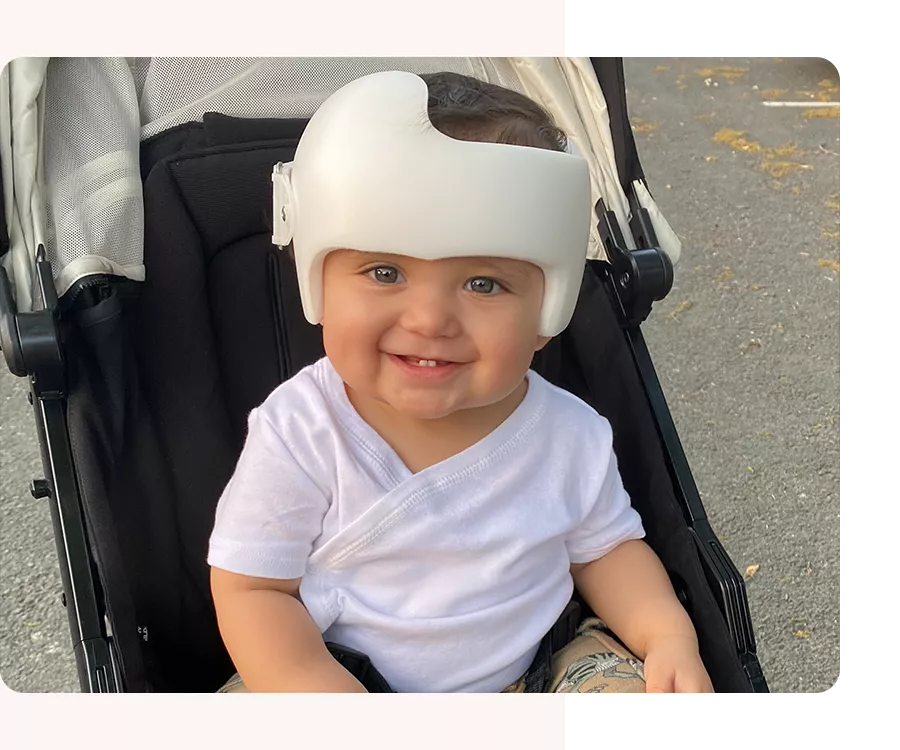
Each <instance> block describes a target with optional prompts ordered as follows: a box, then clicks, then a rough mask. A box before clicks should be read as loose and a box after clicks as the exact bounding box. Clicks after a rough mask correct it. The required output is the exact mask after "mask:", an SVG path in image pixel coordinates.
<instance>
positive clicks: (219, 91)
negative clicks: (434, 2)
mask: <svg viewBox="0 0 900 750" xmlns="http://www.w3.org/2000/svg"><path fill="white" fill-rule="evenodd" d="M131 65H132V69H133V70H134V80H135V83H136V85H137V86H138V89H137V90H138V95H139V101H140V113H141V126H142V127H141V138H142V139H143V138H148V137H150V136H152V135H156V134H157V133H160V132H162V131H163V130H167V129H168V128H171V127H173V126H175V125H181V124H182V123H185V122H190V121H192V120H199V119H200V118H201V117H202V116H203V114H204V113H205V112H221V113H222V114H226V115H235V116H241V117H309V116H310V115H312V113H313V112H315V110H316V109H317V108H318V106H319V105H320V104H321V103H322V102H323V101H324V100H325V99H326V98H327V97H328V96H329V95H330V94H331V93H333V92H334V91H337V89H339V88H340V87H341V86H343V85H344V84H347V83H349V82H350V81H352V80H354V79H356V78H359V77H361V76H364V75H368V74H369V73H377V72H379V71H383V70H405V71H409V72H412V73H437V72H439V71H444V70H449V71H453V72H456V73H465V74H466V75H472V76H476V77H478V78H482V79H484V80H488V81H491V82H492V83H499V84H501V85H504V86H508V87H510V88H515V89H517V90H519V91H521V90H522V87H521V84H520V83H519V78H518V76H517V75H516V74H515V72H514V71H513V70H512V66H511V65H510V63H509V62H507V61H505V60H500V59H492V60H485V59H483V58H482V59H478V58H465V57H457V58H446V57H444V58H441V57H382V58H365V57H359V58H319V57H316V58H303V57H298V58H222V57H219V58H215V57H180V58H171V57H156V58H152V59H148V58H135V59H133V60H132V61H131Z"/></svg>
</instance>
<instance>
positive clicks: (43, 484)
mask: <svg viewBox="0 0 900 750" xmlns="http://www.w3.org/2000/svg"><path fill="white" fill-rule="evenodd" d="M29 488H30V489H31V496H32V497H33V498H34V499H35V500H42V499H43V498H45V497H50V482H48V481H47V480H46V479H32V480H31V484H30V486H29Z"/></svg>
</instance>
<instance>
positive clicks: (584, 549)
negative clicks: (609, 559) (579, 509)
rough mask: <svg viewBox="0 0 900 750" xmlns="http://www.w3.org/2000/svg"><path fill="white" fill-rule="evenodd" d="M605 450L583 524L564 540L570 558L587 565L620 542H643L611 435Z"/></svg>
mask: <svg viewBox="0 0 900 750" xmlns="http://www.w3.org/2000/svg"><path fill="white" fill-rule="evenodd" d="M605 447H606V461H605V462H604V463H605V466H603V467H601V470H602V471H603V472H604V473H603V474H602V475H601V476H602V479H601V480H600V483H599V488H597V487H596V484H595V485H594V490H593V494H594V497H593V503H592V505H591V507H590V509H589V510H588V512H587V515H586V516H585V518H584V519H583V520H582V522H581V523H580V524H579V525H578V526H577V527H576V528H575V529H573V531H572V532H571V533H570V534H569V535H568V537H567V538H566V548H567V549H568V551H569V559H570V561H571V562H573V563H587V562H591V561H592V560H596V559H598V558H600V557H603V556H604V555H605V554H607V553H608V552H612V551H613V550H614V549H615V548H616V547H618V546H619V545H620V544H621V543H622V542H627V541H628V540H630V539H642V538H643V537H644V526H643V524H642V523H641V517H640V515H638V512H637V511H636V510H635V509H634V508H632V507H631V498H630V497H629V496H628V492H627V491H626V490H625V487H624V485H623V484H622V477H621V476H620V475H619V465H618V461H617V460H616V454H615V452H614V451H613V450H612V434H611V432H610V435H609V444H608V446H605Z"/></svg>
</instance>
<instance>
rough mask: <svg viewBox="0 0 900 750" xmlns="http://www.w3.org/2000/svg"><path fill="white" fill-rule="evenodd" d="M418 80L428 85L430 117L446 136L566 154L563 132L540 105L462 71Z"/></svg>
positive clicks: (430, 74) (432, 122)
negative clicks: (530, 147) (463, 73)
mask: <svg viewBox="0 0 900 750" xmlns="http://www.w3.org/2000/svg"><path fill="white" fill-rule="evenodd" d="M420 77H421V78H422V80H424V81H425V83H426V84H427V85H428V117H429V119H430V120H431V124H432V125H433V126H434V127H435V128H436V129H437V130H439V131H440V132H442V133H443V134H444V135H447V136H450V137H451V138H457V139H459V140H464V141H485V142H491V143H510V144H514V145H517V146H532V147H534V148H544V149H548V150H550V151H565V150H566V143H567V141H566V134H565V133H564V132H563V131H562V130H560V129H559V128H558V127H557V126H556V124H555V123H554V122H553V119H552V118H551V117H550V115H549V114H548V113H547V112H546V111H545V110H544V109H543V107H541V106H540V105H539V104H537V103H536V102H534V101H533V100H531V99H529V98H528V97H527V96H525V95H524V94H520V93H518V92H517V91H513V90H512V89H507V88H504V87H503V86H498V85H496V84H493V83H486V82H485V81H480V80H479V79H477V78H473V77H471V76H466V75H462V74H460V73H447V72H445V73H426V74H424V75H422V76H420Z"/></svg>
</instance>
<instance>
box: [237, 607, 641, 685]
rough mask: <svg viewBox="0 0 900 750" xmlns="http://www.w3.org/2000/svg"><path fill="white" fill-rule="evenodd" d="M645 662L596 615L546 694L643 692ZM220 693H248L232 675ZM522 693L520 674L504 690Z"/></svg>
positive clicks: (563, 654) (558, 663) (563, 655)
mask: <svg viewBox="0 0 900 750" xmlns="http://www.w3.org/2000/svg"><path fill="white" fill-rule="evenodd" d="M644 687H645V686H644V665H643V664H642V663H641V662H640V661H639V660H638V659H637V658H636V657H635V656H634V654H632V653H631V652H629V651H628V650H627V649H625V648H624V647H623V646H622V645H621V644H619V642H618V641H616V640H615V639H614V638H613V637H612V636H611V635H610V633H609V631H608V630H606V629H605V628H604V627H603V623H602V622H600V620H598V619H597V618H596V617H591V618H589V619H587V620H584V621H583V622H582V623H581V625H580V626H579V627H578V633H577V634H576V636H575V638H574V639H573V640H572V641H570V642H569V643H568V644H567V645H566V646H564V647H563V648H561V649H560V650H559V651H557V652H556V653H555V654H553V659H552V669H551V677H550V686H549V687H548V689H547V692H549V693H643V692H644ZM219 692H220V693H247V692H249V691H248V690H247V688H246V687H245V686H244V683H243V682H242V681H241V678H240V676H239V675H235V676H234V677H232V678H231V679H230V680H229V681H228V682H226V683H225V685H223V686H222V687H221V688H220V689H219ZM503 692H504V693H523V692H525V678H524V677H521V678H520V679H518V680H517V681H516V682H514V683H513V684H512V685H510V686H509V687H507V688H506V689H505V690H503Z"/></svg>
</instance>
